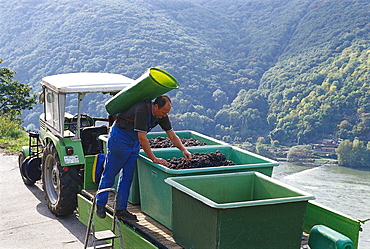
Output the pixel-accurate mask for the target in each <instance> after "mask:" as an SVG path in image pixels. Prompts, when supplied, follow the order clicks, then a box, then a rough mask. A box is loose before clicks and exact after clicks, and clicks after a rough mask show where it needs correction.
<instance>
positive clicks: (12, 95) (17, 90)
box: [0, 59, 37, 116]
mask: <svg viewBox="0 0 370 249" xmlns="http://www.w3.org/2000/svg"><path fill="white" fill-rule="evenodd" d="M2 62H3V60H2V59H0V64H1V63H2ZM14 74H16V72H15V71H12V70H10V69H9V68H6V67H3V68H0V83H1V84H0V113H1V114H9V115H10V116H15V115H20V114H22V110H24V109H28V110H30V109H32V105H33V104H35V103H36V97H37V96H36V94H33V95H30V91H31V89H32V88H31V87H30V86H28V85H26V84H23V83H19V82H18V81H15V80H13V77H14Z"/></svg>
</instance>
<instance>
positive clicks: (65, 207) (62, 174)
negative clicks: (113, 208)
mask: <svg viewBox="0 0 370 249" xmlns="http://www.w3.org/2000/svg"><path fill="white" fill-rule="evenodd" d="M78 171H79V167H78V166H71V167H62V166H61V165H60V160H59V156H58V152H57V150H56V148H55V146H54V144H53V143H51V142H50V143H48V145H47V146H46V147H45V148H44V151H43V156H42V182H43V189H44V193H45V200H46V202H47V205H48V207H49V209H50V210H51V212H52V213H54V214H55V215H57V216H62V215H68V214H71V213H73V211H74V210H75V209H76V206H77V193H78V180H79V175H78Z"/></svg>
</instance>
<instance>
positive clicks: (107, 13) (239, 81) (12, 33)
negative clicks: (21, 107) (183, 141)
mask: <svg viewBox="0 0 370 249" xmlns="http://www.w3.org/2000/svg"><path fill="white" fill-rule="evenodd" d="M369 7H370V3H369V2H368V1H366V0H358V1H355V0H306V1H302V0H264V1H260V0H234V1H220V0H208V1H205V0H174V1H153V0H142V1H130V0H125V1H113V0H100V1H97V0H90V1H88V2H84V1H78V0H60V1H57V2H56V1H52V0H37V1H36V0H19V1H16V2H10V1H6V2H4V1H2V2H0V11H1V13H2V14H1V15H0V22H1V23H2V24H3V28H4V30H6V32H1V33H0V58H2V59H3V60H4V63H3V64H2V66H7V67H10V68H12V69H13V70H15V71H17V72H18V74H17V75H16V80H17V81H19V82H22V83H27V84H29V85H31V86H33V87H34V91H35V92H38V91H40V84H39V81H40V80H41V79H42V77H44V76H47V75H51V74H58V73H69V72H83V71H92V72H112V73H120V74H124V75H126V76H128V77H132V78H137V77H139V76H140V75H141V74H142V73H143V72H144V71H145V70H146V69H147V68H149V67H161V68H163V69H165V70H166V71H168V72H170V73H171V74H172V75H174V76H175V77H176V78H177V79H178V81H179V82H180V85H181V89H180V90H176V91H172V92H170V93H169V95H170V97H172V98H173V102H174V108H173V111H172V120H173V123H174V127H175V128H176V129H192V130H196V131H199V132H202V133H205V134H207V135H211V136H215V137H218V138H222V139H225V140H227V141H228V142H231V141H237V142H243V141H251V142H255V141H256V139H257V138H258V137H265V138H266V141H270V140H277V141H279V142H280V143H283V144H291V143H305V142H311V141H314V140H316V139H317V138H318V137H326V136H329V135H333V136H340V137H342V138H353V137H355V136H358V137H360V138H362V139H364V140H369V139H370V137H368V135H367V134H369V132H368V131H369V128H370V122H369V121H370V119H369V117H370V115H369V113H370V106H369V104H368V103H369V99H368V85H367V84H368V83H367V80H368V77H369V76H368V73H369V59H368V53H369V49H368V47H369V46H368V45H369V41H370V39H369V31H370V24H369V21H370V15H369V14H370V13H369V10H370V8H369ZM105 101H106V99H87V100H86V103H87V104H88V106H89V107H90V111H89V113H91V114H92V113H95V114H98V115H101V116H104V115H106V112H105V109H104V102H105ZM69 105H70V106H69V108H68V110H69V111H71V112H73V110H75V107H74V105H73V102H71V103H69ZM40 112H41V107H40V106H37V107H36V108H35V109H34V110H33V112H25V113H24V117H23V119H24V121H25V124H26V125H29V124H31V123H33V124H36V125H37V123H38V116H39V113H40Z"/></svg>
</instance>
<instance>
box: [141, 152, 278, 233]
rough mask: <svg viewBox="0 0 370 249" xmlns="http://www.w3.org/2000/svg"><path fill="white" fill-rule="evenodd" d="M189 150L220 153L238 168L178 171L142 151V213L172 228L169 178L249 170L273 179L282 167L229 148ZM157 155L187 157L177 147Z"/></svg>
mask: <svg viewBox="0 0 370 249" xmlns="http://www.w3.org/2000/svg"><path fill="white" fill-rule="evenodd" d="M188 150H189V151H190V152H191V153H194V152H200V153H211V152H216V151H217V150H220V152H221V153H223V154H225V156H226V158H227V159H229V160H232V161H234V162H235V163H236V164H237V165H234V166H220V167H208V168H194V169H182V170H174V169H169V168H167V167H165V166H162V165H160V164H157V163H153V162H152V161H151V160H150V159H149V158H147V157H146V156H145V153H144V152H143V151H142V152H140V154H139V158H138V160H137V169H138V177H139V190H140V202H141V210H142V211H143V212H144V213H146V214H148V215H149V216H151V217H152V218H154V219H155V220H157V221H158V222H160V223H162V224H163V225H164V226H166V227H168V228H170V229H171V227H172V225H171V217H172V195H171V187H170V186H169V185H168V184H166V183H165V182H164V180H165V179H166V178H168V177H173V176H187V175H204V174H220V173H229V172H246V171H258V172H261V173H263V174H265V175H268V176H271V175H272V170H273V167H274V166H277V165H278V163H277V162H275V161H273V160H269V159H267V158H264V157H262V156H259V155H256V154H253V153H251V152H248V151H245V150H242V149H239V148H236V147H232V146H227V145H213V146H200V147H189V148H188ZM153 153H154V154H155V156H156V157H160V158H164V159H170V158H172V157H177V158H179V157H182V156H183V155H182V152H181V151H180V150H178V149H177V148H166V149H153Z"/></svg>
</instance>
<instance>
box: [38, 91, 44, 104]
mask: <svg viewBox="0 0 370 249" xmlns="http://www.w3.org/2000/svg"><path fill="white" fill-rule="evenodd" d="M44 102H45V93H44V92H40V93H39V103H40V104H44Z"/></svg>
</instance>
